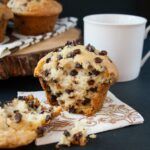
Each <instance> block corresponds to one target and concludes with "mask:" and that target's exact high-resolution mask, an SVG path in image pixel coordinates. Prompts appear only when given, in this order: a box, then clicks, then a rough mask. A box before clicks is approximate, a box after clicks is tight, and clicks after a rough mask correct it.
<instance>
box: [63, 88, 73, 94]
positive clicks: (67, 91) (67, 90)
mask: <svg viewBox="0 0 150 150" xmlns="http://www.w3.org/2000/svg"><path fill="white" fill-rule="evenodd" d="M65 91H66V93H68V94H70V93H72V92H73V91H74V90H71V89H66V90H65Z"/></svg>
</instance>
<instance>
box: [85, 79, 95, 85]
mask: <svg viewBox="0 0 150 150" xmlns="http://www.w3.org/2000/svg"><path fill="white" fill-rule="evenodd" d="M87 83H88V85H93V84H94V83H95V81H94V80H92V79H91V80H88V81H87Z"/></svg>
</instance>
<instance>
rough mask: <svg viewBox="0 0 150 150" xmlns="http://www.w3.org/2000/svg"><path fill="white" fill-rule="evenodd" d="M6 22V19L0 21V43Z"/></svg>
mask: <svg viewBox="0 0 150 150" xmlns="http://www.w3.org/2000/svg"><path fill="white" fill-rule="evenodd" d="M7 23H8V21H7V20H3V21H1V24H0V43H1V42H3V40H4V39H5V32H6V27H7Z"/></svg>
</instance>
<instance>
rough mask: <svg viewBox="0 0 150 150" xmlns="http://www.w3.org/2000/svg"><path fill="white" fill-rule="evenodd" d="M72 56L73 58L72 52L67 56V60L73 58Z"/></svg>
mask: <svg viewBox="0 0 150 150" xmlns="http://www.w3.org/2000/svg"><path fill="white" fill-rule="evenodd" d="M74 56H75V55H74V53H73V52H70V53H68V54H67V58H73V57H74Z"/></svg>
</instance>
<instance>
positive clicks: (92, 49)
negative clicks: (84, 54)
mask: <svg viewBox="0 0 150 150" xmlns="http://www.w3.org/2000/svg"><path fill="white" fill-rule="evenodd" d="M86 49H87V50H88V51H89V52H94V51H95V47H94V46H92V45H90V44H88V45H87V46H86Z"/></svg>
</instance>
